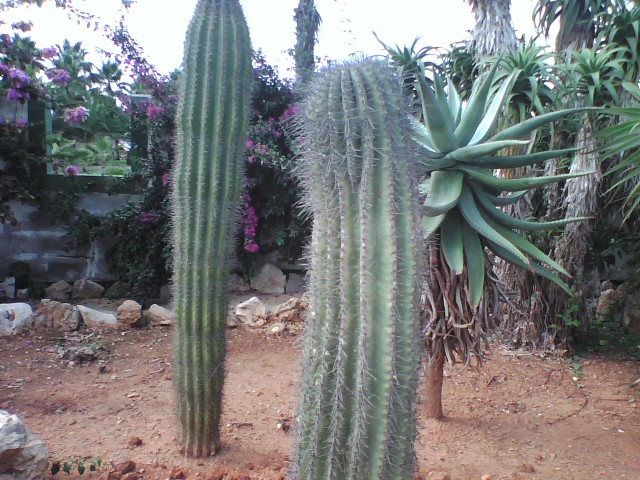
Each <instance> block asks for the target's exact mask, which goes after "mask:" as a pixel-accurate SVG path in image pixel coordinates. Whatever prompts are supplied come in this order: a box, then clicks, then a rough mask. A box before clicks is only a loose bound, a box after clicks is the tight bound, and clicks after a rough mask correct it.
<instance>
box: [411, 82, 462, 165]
mask: <svg viewBox="0 0 640 480" xmlns="http://www.w3.org/2000/svg"><path fill="white" fill-rule="evenodd" d="M418 93H419V95H420V100H421V101H422V113H423V120H424V124H425V127H426V129H427V131H428V133H429V139H430V141H431V142H432V144H433V146H434V147H435V149H436V150H437V151H440V152H445V153H446V152H450V151H452V150H455V149H456V148H457V147H458V143H457V141H456V137H455V135H454V130H453V123H452V120H451V116H450V115H449V112H448V111H446V112H445V111H443V110H442V107H441V105H440V102H439V101H438V98H437V97H436V95H435V93H434V92H433V90H432V89H431V87H430V86H429V85H427V80H426V79H425V78H424V77H423V76H419V77H418Z"/></svg>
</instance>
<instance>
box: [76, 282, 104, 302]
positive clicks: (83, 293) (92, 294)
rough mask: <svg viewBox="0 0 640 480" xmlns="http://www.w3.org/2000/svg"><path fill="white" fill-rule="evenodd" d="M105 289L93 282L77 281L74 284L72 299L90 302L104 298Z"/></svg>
mask: <svg viewBox="0 0 640 480" xmlns="http://www.w3.org/2000/svg"><path fill="white" fill-rule="evenodd" d="M103 293H104V287H103V286H102V285H100V284H99V283H96V282H94V281H92V280H86V279H81V280H76V281H75V282H74V284H73V290H72V293H71V298H73V299H74V300H88V299H91V298H102V294H103Z"/></svg>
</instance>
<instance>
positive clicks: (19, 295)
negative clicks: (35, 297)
mask: <svg viewBox="0 0 640 480" xmlns="http://www.w3.org/2000/svg"><path fill="white" fill-rule="evenodd" d="M16 300H22V301H25V300H29V289H28V288H20V289H18V290H16Z"/></svg>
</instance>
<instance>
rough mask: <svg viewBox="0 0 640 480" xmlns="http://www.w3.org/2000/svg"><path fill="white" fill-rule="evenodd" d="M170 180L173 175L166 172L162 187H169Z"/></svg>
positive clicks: (163, 176)
mask: <svg viewBox="0 0 640 480" xmlns="http://www.w3.org/2000/svg"><path fill="white" fill-rule="evenodd" d="M170 178H171V174H170V173H169V172H166V173H165V174H164V175H162V185H163V186H164V187H166V186H167V185H169V179H170Z"/></svg>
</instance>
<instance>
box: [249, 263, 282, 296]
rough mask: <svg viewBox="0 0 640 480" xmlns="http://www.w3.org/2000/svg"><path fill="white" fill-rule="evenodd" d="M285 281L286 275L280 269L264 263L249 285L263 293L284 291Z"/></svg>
mask: <svg viewBox="0 0 640 480" xmlns="http://www.w3.org/2000/svg"><path fill="white" fill-rule="evenodd" d="M286 283H287V277H285V275H284V273H282V270H280V269H279V268H278V267H276V266H275V265H272V264H270V263H265V264H264V265H263V266H262V268H261V269H260V272H259V273H258V275H256V277H255V278H254V279H253V281H252V282H251V287H252V288H253V289H254V290H257V291H259V292H263V293H284V287H285V285H286Z"/></svg>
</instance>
